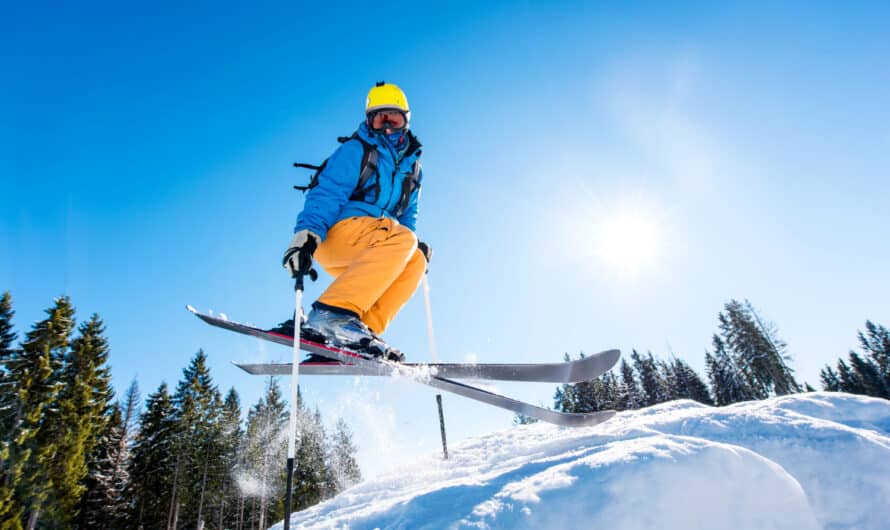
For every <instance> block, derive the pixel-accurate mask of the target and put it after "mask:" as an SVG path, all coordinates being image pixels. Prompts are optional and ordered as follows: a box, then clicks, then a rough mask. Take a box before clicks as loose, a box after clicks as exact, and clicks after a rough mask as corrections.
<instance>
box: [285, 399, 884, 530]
mask: <svg viewBox="0 0 890 530" xmlns="http://www.w3.org/2000/svg"><path fill="white" fill-rule="evenodd" d="M451 453H452V458H451V459H450V460H448V461H442V460H441V459H439V458H436V457H433V456H431V457H429V458H428V459H425V460H423V461H419V462H413V463H410V464H409V465H407V466H406V467H403V468H401V469H398V470H394V471H392V472H391V473H389V474H387V475H385V476H381V477H378V478H377V479H374V480H372V481H369V482H366V483H363V484H359V485H357V486H355V487H353V488H351V489H349V490H347V491H345V492H343V493H341V494H340V495H339V496H337V497H336V498H334V499H331V500H330V501H328V502H325V503H323V504H320V505H318V506H315V507H313V508H311V509H309V510H306V511H304V512H301V513H298V514H294V515H293V517H292V519H291V521H292V528H338V529H374V528H386V529H390V528H392V529H403V528H404V529H409V528H410V529H446V528H447V529H452V528H453V529H465V528H466V529H497V528H560V529H571V528H608V529H609V530H642V529H650V528H659V529H663V530H673V529H677V530H680V529H682V530H687V529H690V528H701V529H709V530H724V529H726V530H730V529H732V530H737V529H757V530H771V529H775V530H786V529H787V530H791V529H795V530H809V529H813V530H815V529H830V530H841V529H849V530H853V529H856V530H878V529H882V528H886V521H887V520H888V519H890V502H888V499H890V401H886V400H880V399H873V398H867V397H862V396H852V395H848V394H840V393H808V394H798V395H794V396H786V397H782V398H775V399H771V400H765V401H756V402H747V403H739V404H736V405H733V406H730V407H723V408H714V407H708V406H704V405H701V404H698V403H695V402H692V401H674V402H671V403H664V404H661V405H657V406H654V407H649V408H647V409H643V410H638V411H629V412H624V413H621V414H619V415H617V416H616V417H615V418H614V419H612V420H611V421H609V422H607V423H605V424H603V425H600V426H597V427H590V428H575V429H570V428H560V427H555V426H552V425H547V424H541V423H539V424H533V425H527V426H521V427H515V428H511V429H509V430H506V431H503V432H498V433H493V434H490V435H486V436H482V437H479V438H476V439H471V440H466V441H464V442H463V443H461V444H458V445H457V446H455V447H453V448H452V451H451ZM281 527H282V525H281V524H280V523H279V525H277V526H276V527H274V528H281Z"/></svg>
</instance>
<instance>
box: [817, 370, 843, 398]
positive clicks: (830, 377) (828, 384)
mask: <svg viewBox="0 0 890 530" xmlns="http://www.w3.org/2000/svg"><path fill="white" fill-rule="evenodd" d="M819 380H820V381H821V382H822V388H823V389H825V390H828V391H830V392H840V391H841V379H840V377H839V376H838V375H837V372H835V371H834V370H832V369H831V367H830V366H826V367H825V368H823V369H822V371H821V372H820V373H819Z"/></svg>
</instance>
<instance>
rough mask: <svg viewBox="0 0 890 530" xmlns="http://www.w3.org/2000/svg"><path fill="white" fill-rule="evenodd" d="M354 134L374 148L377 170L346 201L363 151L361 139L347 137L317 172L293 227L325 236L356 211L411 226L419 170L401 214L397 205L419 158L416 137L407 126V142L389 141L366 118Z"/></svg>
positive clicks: (411, 227)
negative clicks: (358, 195) (360, 192)
mask: <svg viewBox="0 0 890 530" xmlns="http://www.w3.org/2000/svg"><path fill="white" fill-rule="evenodd" d="M356 133H357V135H358V136H360V137H361V138H362V139H363V140H364V141H365V142H367V143H369V144H370V145H372V146H374V148H375V149H377V175H375V176H373V177H371V178H369V179H368V181H367V182H366V183H365V186H364V187H365V189H366V190H367V193H365V196H364V199H363V200H350V197H351V196H352V195H353V192H354V191H356V190H355V189H356V186H358V181H359V173H360V172H361V163H362V156H363V155H364V147H363V146H362V144H361V142H360V141H358V140H356V139H351V140H349V141H347V142H345V143H344V144H343V145H341V146H340V147H339V148H338V149H337V150H336V151H335V152H334V154H333V155H331V157H330V158H329V159H328V162H327V165H326V166H325V168H324V170H323V171H322V172H321V173H320V174H319V175H318V185H317V186H315V187H314V188H312V189H310V190H309V191H308V192H307V193H306V201H305V204H304V205H303V211H301V212H300V214H299V215H298V216H297V224H296V226H295V227H294V232H297V231H299V230H303V229H308V230H311V231H312V232H314V233H316V234H318V236H319V237H321V239H322V241H324V239H325V238H326V237H327V232H328V229H330V228H331V227H332V226H334V225H335V224H337V222H338V221H341V220H343V219H346V218H347V217H355V216H359V217H362V216H369V217H389V218H393V219H396V220H397V221H398V222H399V223H400V224H402V225H404V226H406V227H408V228H410V229H411V230H415V226H416V223H417V204H418V201H419V199H420V188H421V183H422V181H423V172H422V171H421V172H420V174H419V175H418V180H417V185H416V186H415V188H414V191H413V192H412V193H411V196H410V198H409V200H408V204H407V205H406V207H405V209H404V211H403V212H401V214H399V212H398V208H399V202H400V199H401V196H402V184H403V181H404V180H405V179H406V178H410V177H411V176H412V175H413V172H414V163H415V162H418V163H419V159H420V153H421V151H420V147H421V146H420V142H419V141H417V138H415V137H414V135H413V134H412V133H411V132H410V130H409V131H407V132H406V134H405V137H406V138H405V142H404V144H405V145H400V146H398V147H396V146H393V145H392V143H391V142H390V140H389V138H387V137H386V135H383V134H378V133H375V132H373V131H370V130H369V129H368V126H367V124H366V123H364V122H363V123H362V124H361V125H360V126H359V128H358V130H357V131H356Z"/></svg>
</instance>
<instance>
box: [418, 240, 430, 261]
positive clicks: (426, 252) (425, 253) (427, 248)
mask: <svg viewBox="0 0 890 530" xmlns="http://www.w3.org/2000/svg"><path fill="white" fill-rule="evenodd" d="M417 250H419V251H421V252H423V257H425V258H426V264H427V265H429V264H430V260H431V259H433V247H431V246H429V245H427V244H426V243H424V242H423V241H421V242H419V243H417Z"/></svg>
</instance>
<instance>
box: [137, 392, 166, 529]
mask: <svg viewBox="0 0 890 530" xmlns="http://www.w3.org/2000/svg"><path fill="white" fill-rule="evenodd" d="M175 436H176V430H175V409H174V406H173V402H172V400H171V398H170V393H169V391H168V390H167V384H166V383H161V385H160V386H159V387H158V389H157V390H156V391H155V392H154V393H152V394H150V395H149V396H148V399H147V401H146V405H145V411H144V412H143V413H142V414H141V416H140V418H139V432H138V434H136V436H135V439H134V442H133V449H132V459H131V463H130V466H129V475H130V481H129V484H128V485H127V489H126V492H125V496H126V498H127V499H128V500H129V502H130V510H131V511H130V514H129V517H128V520H129V521H130V527H131V528H145V529H148V528H159V529H160V528H167V518H168V507H169V501H170V491H171V489H172V482H173V474H174V470H175V456H174V455H173V448H174V445H175Z"/></svg>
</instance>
